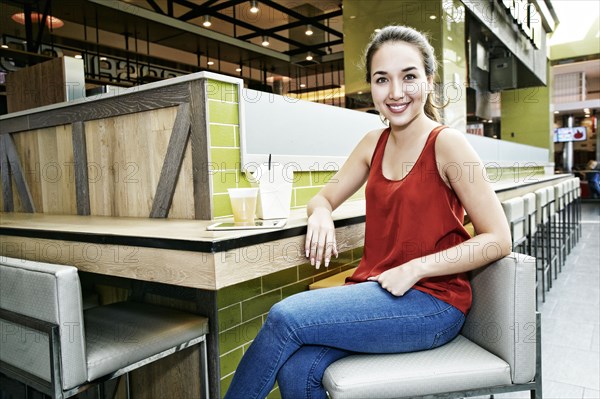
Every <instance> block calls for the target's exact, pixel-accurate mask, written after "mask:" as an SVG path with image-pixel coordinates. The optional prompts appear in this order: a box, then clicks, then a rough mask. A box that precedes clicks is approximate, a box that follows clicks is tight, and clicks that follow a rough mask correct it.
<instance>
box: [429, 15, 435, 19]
mask: <svg viewBox="0 0 600 399" xmlns="http://www.w3.org/2000/svg"><path fill="white" fill-rule="evenodd" d="M436 18H437V17H436V16H435V15H430V16H429V19H436Z"/></svg>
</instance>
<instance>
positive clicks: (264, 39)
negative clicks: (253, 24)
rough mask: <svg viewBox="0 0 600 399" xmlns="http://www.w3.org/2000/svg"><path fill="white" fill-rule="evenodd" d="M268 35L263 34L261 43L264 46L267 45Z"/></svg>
mask: <svg viewBox="0 0 600 399" xmlns="http://www.w3.org/2000/svg"><path fill="white" fill-rule="evenodd" d="M269 44H271V43H269V36H263V40H262V45H263V46H265V47H269Z"/></svg>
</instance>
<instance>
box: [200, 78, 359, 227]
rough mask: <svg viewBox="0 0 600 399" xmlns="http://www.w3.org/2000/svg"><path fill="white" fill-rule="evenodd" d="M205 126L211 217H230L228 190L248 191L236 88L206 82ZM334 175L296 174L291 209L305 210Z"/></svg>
mask: <svg viewBox="0 0 600 399" xmlns="http://www.w3.org/2000/svg"><path fill="white" fill-rule="evenodd" d="M206 92H207V97H208V122H209V136H210V157H211V165H210V171H211V172H210V179H211V184H212V192H213V216H214V217H215V218H219V217H230V216H231V215H232V212H231V206H230V204H229V196H228V195H227V189H228V188H232V187H250V183H249V182H248V180H247V179H246V176H245V175H244V174H243V173H241V172H240V165H241V160H240V121H239V112H238V109H239V104H238V93H237V87H236V85H234V84H232V83H224V82H218V81H215V80H210V79H209V80H208V81H207V83H206ZM334 174H335V172H334V171H322V172H309V171H307V172H296V173H294V178H293V192H292V200H291V203H290V206H291V207H292V208H302V207H305V206H306V204H307V203H308V201H309V200H310V199H311V198H312V197H313V196H314V195H315V194H316V193H318V192H319V190H320V189H321V187H323V186H324V185H325V183H327V182H328V181H329V180H331V178H332V177H333V175H334ZM364 198H365V195H364V190H363V189H361V190H359V191H358V192H357V193H356V194H354V195H353V196H352V197H351V198H350V199H351V200H360V199H364Z"/></svg>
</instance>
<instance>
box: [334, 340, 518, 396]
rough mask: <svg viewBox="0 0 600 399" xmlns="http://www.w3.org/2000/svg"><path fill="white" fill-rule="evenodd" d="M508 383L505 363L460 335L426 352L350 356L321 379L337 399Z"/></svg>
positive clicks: (508, 368)
mask: <svg viewBox="0 0 600 399" xmlns="http://www.w3.org/2000/svg"><path fill="white" fill-rule="evenodd" d="M510 383H511V376H510V366H509V365H508V363H506V362H505V361H503V360H502V359H500V358H499V357H497V356H494V355H493V354H491V353H489V352H488V351H486V350H484V349H482V348H481V347H480V346H479V345H476V344H474V343H473V342H471V341H469V340H468V339H467V338H465V337H463V336H462V335H459V336H457V337H456V338H455V339H454V340H452V341H451V342H449V343H448V344H446V345H444V346H441V347H439V348H435V349H432V350H428V351H422V352H413V353H400V354H377V355H354V356H349V357H346V358H344V359H342V360H338V361H337V362H335V363H333V364H332V365H331V366H329V367H328V368H327V370H326V371H325V375H324V376H323V385H324V386H325V389H326V390H327V391H328V392H329V393H330V395H331V396H332V397H334V398H336V399H346V398H357V399H358V398H360V399H363V398H379V399H385V398H398V397H413V396H419V395H426V394H436V393H443V392H452V391H456V390H467V389H475V388H483V387H489V386H494V385H505V384H510Z"/></svg>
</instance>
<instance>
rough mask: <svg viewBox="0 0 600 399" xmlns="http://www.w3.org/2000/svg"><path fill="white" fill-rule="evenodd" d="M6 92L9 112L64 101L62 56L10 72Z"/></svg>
mask: <svg viewBox="0 0 600 399" xmlns="http://www.w3.org/2000/svg"><path fill="white" fill-rule="evenodd" d="M24 88H26V89H24ZM6 92H7V96H6V97H7V109H8V112H9V113H10V112H17V111H22V110H27V109H31V108H36V107H41V106H43V105H48V104H55V103H60V102H63V101H66V100H67V95H66V90H65V78H64V64H63V58H62V57H61V58H54V59H52V60H49V61H45V62H42V63H39V64H37V65H33V66H31V67H27V68H22V69H20V70H18V71H15V72H11V73H10V74H8V76H7V81H6Z"/></svg>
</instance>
